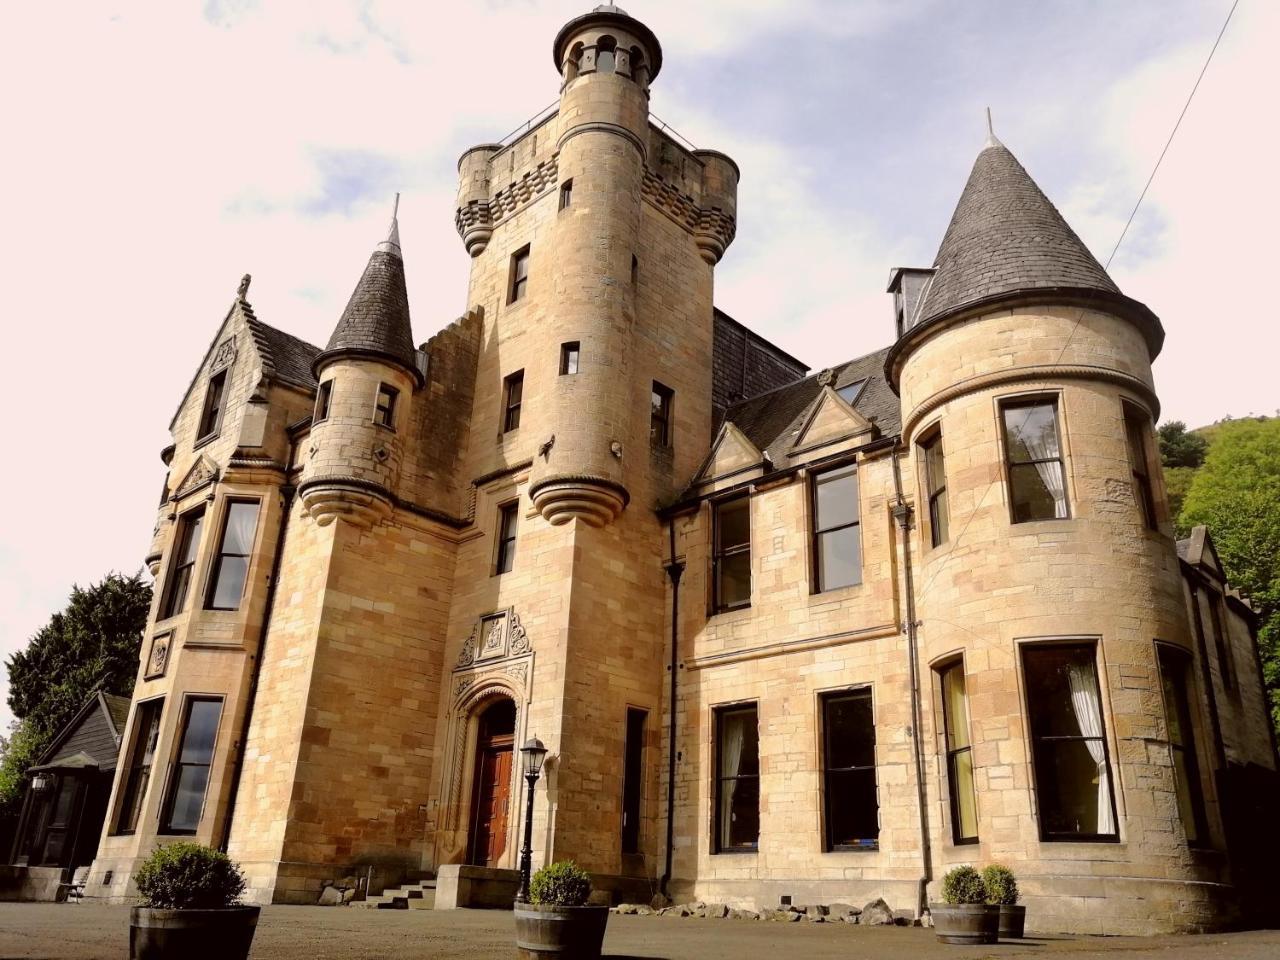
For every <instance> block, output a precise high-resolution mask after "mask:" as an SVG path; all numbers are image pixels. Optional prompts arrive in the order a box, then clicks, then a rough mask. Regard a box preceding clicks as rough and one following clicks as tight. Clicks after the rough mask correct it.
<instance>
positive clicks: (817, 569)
mask: <svg viewBox="0 0 1280 960" xmlns="http://www.w3.org/2000/svg"><path fill="white" fill-rule="evenodd" d="M847 476H853V477H854V478H855V479H854V485H855V486H856V487H857V493H858V502H857V507H858V510H857V518H856V519H855V520H852V521H850V522H848V523H841V524H837V525H835V526H832V527H822V528H819V526H818V522H819V521H818V487H819V486H821V485H822V484H824V483H831V482H833V481H836V480H841V479H843V478H844V477H847ZM848 529H855V530H856V532H857V537H858V579H857V580H854V581H853V582H852V583H842V584H839V585H838V586H834V587H829V586H826V585H825V584H823V582H822V537H823V535H824V534H831V533H839V532H840V531H841V530H848ZM809 541H810V546H809V551H810V562H811V563H812V565H813V580H812V588H811V590H810V593H812V594H815V595H816V594H820V593H831V592H833V591H835V590H846V589H848V588H849V587H858V586H861V585H862V582H863V580H862V478H861V477H860V476H858V465H857V464H856V463H854V462H849V463H842V464H840V465H839V466H835V467H831V468H830V469H827V470H821V471H818V472H815V473H812V474H810V477H809Z"/></svg>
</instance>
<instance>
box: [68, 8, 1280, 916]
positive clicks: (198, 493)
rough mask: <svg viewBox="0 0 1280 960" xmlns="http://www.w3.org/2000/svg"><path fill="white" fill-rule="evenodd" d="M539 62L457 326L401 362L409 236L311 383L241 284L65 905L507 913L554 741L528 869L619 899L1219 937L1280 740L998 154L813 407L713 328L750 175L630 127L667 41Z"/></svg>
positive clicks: (1097, 285)
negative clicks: (949, 909) (167, 901)
mask: <svg viewBox="0 0 1280 960" xmlns="http://www.w3.org/2000/svg"><path fill="white" fill-rule="evenodd" d="M553 57H554V66H555V69H556V71H557V73H558V75H559V83H560V101H559V105H558V107H557V108H556V109H555V110H554V111H553V112H551V113H550V114H549V115H547V116H545V117H542V118H541V119H539V120H537V121H536V122H534V123H532V124H531V125H529V126H528V127H527V128H525V129H522V131H521V132H520V133H519V134H518V135H516V136H514V137H513V138H510V139H509V140H507V141H505V142H502V143H489V144H482V145H480V146H477V147H474V148H472V149H470V150H468V151H467V152H465V153H464V154H463V155H462V157H461V159H460V160H459V162H458V172H459V187H458V206H457V228H458V232H459V234H460V236H461V239H462V242H463V243H464V244H465V246H466V249H467V252H468V253H469V254H470V257H471V268H470V281H469V285H468V289H467V300H466V311H465V313H464V314H463V315H462V316H461V317H460V318H459V319H457V320H456V321H455V322H453V323H451V324H449V325H448V326H446V327H445V328H444V329H442V330H440V331H439V332H438V333H436V334H435V335H434V336H433V337H431V339H429V340H427V341H426V342H425V343H423V344H422V345H421V346H420V347H416V348H415V346H414V340H413V338H412V331H411V325H410V316H409V307H408V298H407V294H406V282H407V275H409V274H412V272H413V271H412V269H411V267H407V266H406V263H407V262H408V263H409V264H411V263H412V251H411V249H405V250H402V248H401V243H400V238H399V229H398V226H397V225H396V224H395V223H394V222H393V224H392V227H391V231H390V234H389V236H388V237H387V239H386V240H385V241H383V242H382V243H380V244H378V245H377V247H376V248H375V250H374V251H373V253H372V255H371V257H370V259H369V262H368V264H367V266H366V267H365V270H364V273H363V275H362V276H361V277H360V279H359V282H358V283H357V284H356V287H355V291H354V292H353V293H352V296H351V299H350V302H349V303H348V304H347V307H346V309H345V310H344V311H343V313H342V316H341V317H340V318H339V320H338V323H337V326H336V328H335V329H334V332H333V335H332V337H331V338H330V340H329V342H328V343H327V344H326V345H325V347H324V348H323V349H321V348H319V347H316V346H312V345H310V344H307V343H304V342H302V341H300V340H297V339H295V338H294V337H291V336H289V335H288V334H285V333H283V332H281V331H280V330H278V329H276V328H275V327H272V326H269V325H268V324H266V323H264V322H263V321H262V320H260V319H258V318H257V316H255V314H254V311H253V309H252V308H251V307H250V305H249V300H248V278H247V277H246V278H245V281H244V282H243V283H242V284H241V288H240V290H239V293H238V294H237V296H236V297H235V299H234V301H233V302H232V304H231V307H230V310H229V311H228V312H227V314H226V316H225V318H224V319H223V321H222V323H221V325H220V326H219V327H218V329H217V332H216V335H215V336H214V338H213V340H212V343H211V344H210V347H209V350H208V353H207V354H206V356H205V357H204V359H203V360H202V361H201V363H200V365H199V367H198V369H197V370H196V373H195V376H194V379H193V380H192V382H191V386H190V388H189V389H188V391H187V393H186V396H185V397H184V398H183V399H182V402H181V404H180V405H179V408H178V411H177V414H176V415H175V417H174V419H173V422H172V424H171V430H172V435H173V444H172V446H170V447H168V448H167V449H166V450H165V451H164V454H163V459H164V461H165V463H166V464H167V466H168V469H169V474H168V478H167V480H166V484H165V488H164V495H163V498H162V502H161V504H160V507H159V512H158V515H157V521H156V527H155V537H154V542H153V545H152V549H151V554H150V556H149V557H148V563H149V565H150V568H151V570H152V572H153V573H154V574H155V576H156V577H157V590H156V599H155V606H154V609H153V611H152V615H151V618H150V620H149V623H148V626H147V631H146V636H145V640H144V648H143V651H142V658H141V663H140V665H139V674H138V683H137V688H136V691H135V693H134V702H133V704H132V707H131V710H130V714H129V720H128V725H127V729H126V731H125V733H124V741H123V747H122V758H121V761H120V763H119V767H118V773H117V775H116V779H115V784H114V788H113V792H112V797H111V801H110V804H109V807H108V814H107V820H106V824H105V826H104V830H103V835H102V839H101V842H100V845H99V848H98V851H97V858H96V860H95V862H94V865H93V867H92V869H91V871H90V877H89V881H88V884H87V887H86V892H87V893H88V894H89V895H91V896H108V897H115V898H124V897H128V896H129V895H131V893H132V890H133V888H132V887H131V876H132V873H133V870H134V868H135V866H136V864H137V863H138V862H139V859H140V858H142V857H144V856H146V855H147V854H148V853H149V852H150V851H151V850H152V849H153V848H154V847H155V845H156V844H157V843H158V842H160V843H162V842H165V841H167V840H169V839H171V838H175V837H193V838H195V839H197V840H199V841H202V842H206V843H211V844H214V845H218V846H221V847H224V848H225V849H226V850H227V851H228V852H229V853H230V855H231V856H232V857H233V858H234V859H235V860H236V861H238V862H239V863H241V864H242V866H243V867H244V869H245V871H246V873H247V875H248V878H249V882H250V895H251V897H252V898H253V899H254V900H257V901H261V902H286V903H315V902H317V900H318V898H319V897H320V896H321V892H322V889H323V887H324V886H325V885H326V884H327V883H331V882H336V880H337V878H339V877H342V876H348V875H354V876H358V877H362V878H368V877H375V876H376V877H379V878H381V879H380V880H379V881H378V882H379V883H387V884H390V883H394V882H398V881H399V880H402V879H405V878H412V877H415V876H421V875H423V874H433V875H436V876H437V878H438V879H437V883H438V885H439V886H438V897H439V902H438V904H437V906H439V907H445V906H450V905H466V904H469V903H479V902H485V900H486V898H488V899H489V900H493V899H495V898H498V899H500V898H501V897H503V896H505V897H506V898H507V899H508V902H509V898H510V894H511V892H512V891H513V890H514V881H513V877H514V868H515V867H516V866H517V864H518V857H519V847H520V838H521V837H522V836H523V827H524V824H523V817H524V802H523V778H522V776H521V772H522V771H521V759H520V754H519V747H520V745H521V744H523V743H524V742H525V741H526V740H527V739H529V738H531V737H534V736H536V737H538V738H539V739H541V740H542V741H543V742H545V743H546V745H547V746H548V748H549V750H550V755H549V758H548V760H547V762H546V766H545V768H544V771H543V775H542V777H541V779H540V780H539V781H538V784H537V787H536V792H535V797H534V806H533V821H532V829H533V838H534V840H533V847H534V862H535V865H536V864H541V863H545V862H549V861H551V860H555V859H563V858H573V859H575V860H576V861H577V862H578V863H579V864H580V865H582V866H583V867H585V868H586V869H588V870H590V871H591V872H592V874H593V875H594V877H595V879H596V882H597V886H598V888H599V889H602V890H605V891H607V892H609V893H610V894H611V895H612V896H614V897H626V898H629V899H636V898H643V899H644V900H645V901H647V900H648V899H649V896H650V895H651V893H652V892H653V891H654V890H658V889H661V890H663V891H664V892H667V893H669V894H670V895H671V896H672V897H674V898H677V899H691V898H695V897H696V898H700V899H703V900H714V901H723V902H728V903H734V904H746V903H756V904H760V905H777V904H778V903H779V902H781V900H782V898H784V897H790V898H791V899H792V901H794V902H796V903H805V902H829V901H844V902H856V903H861V902H863V901H864V900H869V899H871V898H873V897H876V896H883V897H884V898H885V899H886V900H887V901H888V902H889V903H890V905H891V906H893V907H895V908H900V909H905V910H909V911H912V912H916V911H919V910H921V909H922V908H923V907H924V905H925V904H926V903H927V901H928V900H929V899H930V898H932V899H936V898H937V895H938V887H939V882H940V877H941V875H942V874H943V873H944V872H945V871H946V870H947V869H948V868H949V867H950V866H952V865H955V864H959V863H974V864H978V865H981V864H985V863H989V862H992V861H1003V862H1005V863H1008V864H1010V865H1012V866H1013V867H1014V868H1015V869H1016V870H1017V871H1018V874H1019V879H1020V881H1021V885H1022V887H1023V890H1024V892H1025V894H1026V902H1027V903H1028V906H1029V912H1028V918H1029V923H1030V925H1031V927H1032V928H1033V929H1036V930H1061V931H1077V932H1106V933H1132V932H1152V931H1157V930H1186V929H1202V928H1207V927H1212V926H1216V925H1221V924H1223V923H1229V922H1234V921H1235V920H1236V919H1237V918H1239V917H1240V916H1241V912H1242V911H1247V910H1248V909H1249V908H1250V902H1249V898H1248V892H1249V890H1250V889H1252V888H1253V887H1254V886H1256V885H1257V884H1258V880H1257V877H1258V876H1259V873H1260V871H1261V870H1264V869H1267V868H1266V867H1265V866H1264V865H1262V864H1260V863H1259V860H1260V851H1263V850H1265V849H1267V848H1266V844H1265V843H1264V842H1263V839H1262V833H1261V830H1262V828H1263V825H1262V824H1255V825H1254V826H1252V827H1251V826H1250V825H1249V821H1250V819H1251V818H1252V817H1253V815H1254V811H1255V807H1256V805H1257V804H1258V803H1259V802H1260V798H1262V797H1265V796H1268V795H1269V794H1268V793H1267V791H1272V790H1274V784H1275V776H1276V766H1277V764H1276V751H1275V743H1274V741H1273V739H1272V736H1271V732H1270V725H1269V723H1268V718H1267V715H1266V711H1265V708H1264V699H1263V686H1262V677H1261V672H1260V667H1259V660H1258V656H1257V651H1256V644H1255V635H1254V619H1253V614H1252V611H1251V609H1250V608H1249V606H1248V604H1247V603H1246V602H1244V601H1243V600H1242V599H1241V598H1240V597H1239V596H1238V594H1235V593H1234V592H1233V591H1231V589H1230V587H1229V585H1228V584H1226V582H1225V579H1224V577H1223V575H1222V571H1221V568H1220V566H1219V565H1218V564H1217V562H1216V558H1215V555H1214V553H1213V548H1212V541H1211V539H1210V538H1209V537H1208V535H1207V533H1206V532H1205V531H1203V530H1198V531H1197V532H1196V535H1195V536H1194V537H1193V538H1192V539H1191V540H1190V541H1185V542H1183V543H1182V544H1177V543H1175V539H1174V537H1173V535H1172V534H1173V527H1172V520H1171V518H1170V516H1169V509H1168V504H1167V500H1166V496H1165V492H1164V487H1163V483H1162V480H1161V473H1160V464H1159V457H1158V452H1157V449H1156V445H1155V438H1154V433H1153V423H1154V421H1155V419H1156V418H1157V416H1158V414H1159V403H1158V400H1157V397H1156V392H1155V388H1154V383H1153V379H1152V372H1151V363H1152V360H1153V359H1154V358H1155V356H1156V355H1157V353H1158V352H1159V350H1160V347H1161V343H1162V340H1163V337H1164V333H1163V330H1162V328H1161V325H1160V322H1159V320H1158V319H1157V318H1156V316H1155V314H1153V313H1152V311H1151V310H1149V309H1148V308H1147V307H1146V306H1144V305H1143V304H1141V303H1139V302H1138V301H1136V300H1133V299H1131V298H1129V297H1128V296H1126V295H1124V294H1123V293H1121V291H1120V290H1119V289H1118V288H1117V287H1116V285H1115V283H1114V282H1113V281H1112V280H1111V279H1110V277H1109V276H1108V275H1107V273H1106V272H1105V271H1104V270H1103V268H1102V267H1101V266H1100V265H1099V264H1098V262H1097V261H1096V260H1095V259H1094V257H1093V256H1092V255H1091V254H1090V253H1089V251H1088V250H1087V249H1086V248H1085V246H1084V245H1083V244H1082V243H1081V242H1080V240H1079V239H1078V238H1077V237H1076V235H1075V234H1074V233H1073V232H1072V230H1071V228H1070V227H1069V226H1068V225H1067V224H1066V222H1065V221H1064V220H1063V218H1062V217H1061V216H1060V215H1059V213H1058V211H1057V210H1056V209H1055V208H1054V207H1053V205H1052V204H1051V203H1050V202H1049V200H1048V199H1046V197H1045V196H1044V194H1043V193H1042V192H1041V191H1040V190H1039V188H1038V187H1037V186H1036V184H1035V183H1034V182H1033V181H1032V179H1031V177H1030V176H1029V175H1028V173H1027V172H1026V170H1024V169H1023V167H1022V166H1021V165H1020V164H1019V162H1018V161H1017V160H1016V159H1015V157H1014V156H1013V154H1012V153H1011V152H1010V151H1009V150H1008V149H1007V148H1006V147H1005V146H1003V145H1002V144H1000V143H999V142H997V141H996V140H995V139H994V138H992V139H991V140H990V141H989V142H988V143H987V144H986V145H985V146H984V147H983V149H982V150H981V152H980V153H979V154H978V156H977V159H976V161H975V163H974V166H973V172H972V174H971V175H970V178H969V181H968V183H967V184H966V186H965V188H964V192H963V194H962V196H961V198H960V202H959V205H958V207H957V208H956V212H955V215H954V217H953V218H952V221H951V223H950V225H949V227H948V228H947V232H946V235H945V237H944V238H943V240H942V245H941V248H940V249H939V252H938V256H937V259H936V261H935V263H934V265H933V267H931V268H928V269H913V268H901V269H897V270H894V271H893V272H892V274H891V279H890V283H889V293H890V294H892V304H893V315H894V318H895V322H896V329H894V330H893V332H892V334H891V333H890V327H889V322H890V321H889V311H888V309H886V319H885V329H886V339H890V338H892V344H891V345H890V346H889V347H887V348H886V349H885V350H881V351H878V352H876V353H873V354H870V355H868V356H865V357H862V358H859V359H856V360H853V361H850V362H848V363H842V364H838V365H836V366H833V367H829V368H827V369H824V370H822V371H820V372H818V373H816V374H812V375H809V372H808V369H807V368H806V367H805V366H804V365H803V364H801V363H799V362H798V361H796V360H795V359H794V358H792V357H790V356H788V355H787V354H786V353H785V352H783V351H782V350H780V349H778V348H777V347H775V346H773V345H772V344H770V343H768V342H767V341H765V340H764V339H762V338H761V337H759V336H757V335H755V334H753V333H752V332H751V331H749V330H748V329H747V328H746V327H744V326H742V325H741V324H739V323H737V322H736V321H735V320H733V319H732V318H730V317H728V316H727V315H725V314H723V313H721V312H719V311H718V310H716V308H715V306H714V302H713V277H714V272H715V267H716V264H717V263H718V262H719V260H720V259H721V257H723V256H724V255H725V253H726V250H727V249H728V248H729V246H730V245H731V243H732V241H733V239H734V232H735V214H736V211H735V204H736V190H737V183H738V177H739V171H738V168H737V166H736V165H735V164H734V162H733V161H732V160H731V159H729V158H728V157H726V156H725V155H723V154H721V153H717V152H715V151H713V150H698V149H692V148H691V147H690V146H688V145H687V144H685V143H683V142H681V141H679V140H677V139H676V138H675V136H674V135H672V134H671V133H670V132H669V131H667V130H666V129H665V128H664V127H660V126H659V125H657V124H655V123H654V122H653V121H652V119H651V117H650V114H649V98H650V86H651V85H652V84H653V83H655V82H656V81H657V80H658V77H659V74H660V73H661V70H662V67H663V57H662V48H661V46H660V45H659V42H658V39H657V38H656V37H655V36H654V34H653V33H652V32H651V31H650V30H649V29H648V28H647V27H646V26H644V24H642V23H640V22H639V21H637V20H635V19H633V18H632V17H630V16H628V15H627V14H625V13H624V12H623V11H621V10H619V9H618V8H616V7H613V6H603V7H598V8H596V9H595V10H594V11H592V12H590V13H588V14H586V15H584V16H581V17H578V18H577V19H575V20H572V21H571V22H569V23H568V24H566V25H565V26H564V28H563V29H562V30H561V31H560V32H559V34H558V35H557V36H556V38H555V41H554V45H553ZM406 254H408V261H406ZM419 323H422V321H421V320H419Z"/></svg>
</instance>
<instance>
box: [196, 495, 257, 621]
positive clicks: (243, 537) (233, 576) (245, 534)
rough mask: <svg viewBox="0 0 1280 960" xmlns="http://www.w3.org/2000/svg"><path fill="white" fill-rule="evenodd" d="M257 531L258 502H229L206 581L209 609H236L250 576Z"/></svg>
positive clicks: (238, 606)
mask: <svg viewBox="0 0 1280 960" xmlns="http://www.w3.org/2000/svg"><path fill="white" fill-rule="evenodd" d="M257 529H258V501H257V500H232V501H229V502H228V503H227V515H226V518H225V519H224V520H223V522H222V540H221V542H220V543H219V544H218V554H217V556H216V557H215V558H214V561H213V575H212V576H211V577H210V578H209V596H208V600H207V601H206V606H207V607H208V609H210V610H238V609H239V608H240V600H241V598H242V597H243V596H244V585H245V581H246V580H247V579H248V576H249V560H250V557H251V555H252V554H253V535H254V533H255V531H257Z"/></svg>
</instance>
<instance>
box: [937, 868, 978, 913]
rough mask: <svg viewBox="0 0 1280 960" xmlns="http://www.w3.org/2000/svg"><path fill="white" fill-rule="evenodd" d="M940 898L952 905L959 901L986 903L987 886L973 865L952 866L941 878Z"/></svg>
mask: <svg viewBox="0 0 1280 960" xmlns="http://www.w3.org/2000/svg"><path fill="white" fill-rule="evenodd" d="M942 899H943V901H944V902H945V903H948V904H951V905H952V906H955V905H956V904H961V903H986V902H987V886H986V884H985V883H983V882H982V876H981V875H980V874H979V873H978V871H977V870H975V869H973V867H970V866H963V867H953V868H952V869H950V870H948V871H947V873H946V876H944V877H943V878H942Z"/></svg>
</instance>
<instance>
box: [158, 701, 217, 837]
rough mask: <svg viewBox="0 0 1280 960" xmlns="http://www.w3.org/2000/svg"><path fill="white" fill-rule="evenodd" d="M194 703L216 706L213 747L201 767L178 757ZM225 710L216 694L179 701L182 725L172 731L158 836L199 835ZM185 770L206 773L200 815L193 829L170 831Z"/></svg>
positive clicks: (185, 737)
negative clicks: (199, 769) (171, 756)
mask: <svg viewBox="0 0 1280 960" xmlns="http://www.w3.org/2000/svg"><path fill="white" fill-rule="evenodd" d="M197 703H216V704H218V719H217V722H216V723H215V724H214V736H213V743H212V744H210V746H209V759H208V760H207V761H206V762H204V763H196V762H191V761H184V760H183V759H182V753H183V750H184V749H185V747H186V739H187V734H188V733H189V732H190V730H189V728H190V726H191V714H192V711H193V710H194V709H195V705H196V704H197ZM225 707H226V703H225V699H224V698H223V697H221V696H218V695H216V694H188V695H187V696H185V697H183V703H182V722H181V724H180V725H179V726H178V728H177V729H176V730H175V731H174V733H175V737H174V748H173V759H172V760H171V761H170V763H169V771H168V776H167V777H166V778H165V779H166V783H165V790H164V799H163V802H162V803H161V805H160V823H159V826H158V828H157V830H156V832H157V833H158V834H161V835H163V836H166V837H191V836H195V835H196V833H198V832H199V830H200V821H201V820H203V819H204V807H205V804H206V803H207V802H208V800H209V788H210V787H211V786H212V785H213V759H214V757H215V756H217V753H218V729H219V728H220V727H221V726H222V715H223V710H224V708H225ZM188 767H204V768H205V770H206V771H207V773H206V775H205V784H204V795H203V796H202V797H201V799H200V815H199V816H198V817H197V819H196V825H195V826H194V827H190V828H186V827H183V828H174V826H173V814H174V807H175V806H176V805H177V802H178V787H179V786H180V784H181V783H182V774H183V771H184V770H186V769H187V768H188Z"/></svg>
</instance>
